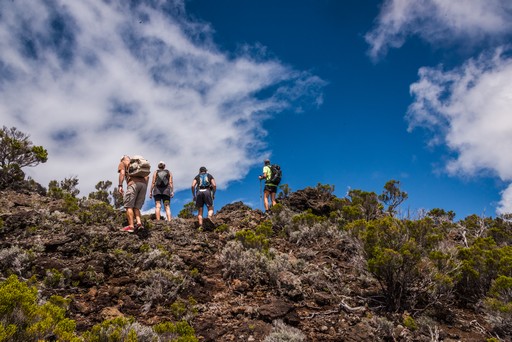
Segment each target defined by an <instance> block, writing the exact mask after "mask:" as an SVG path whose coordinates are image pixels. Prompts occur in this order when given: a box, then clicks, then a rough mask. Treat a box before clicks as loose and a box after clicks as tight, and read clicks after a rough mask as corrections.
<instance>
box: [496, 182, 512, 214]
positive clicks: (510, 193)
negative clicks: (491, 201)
mask: <svg viewBox="0 0 512 342" xmlns="http://www.w3.org/2000/svg"><path fill="white" fill-rule="evenodd" d="M496 212H497V213H498V214H510V213H512V184H510V185H509V186H508V187H507V188H506V189H505V190H503V191H502V192H501V200H500V203H499V204H498V208H497V209H496Z"/></svg>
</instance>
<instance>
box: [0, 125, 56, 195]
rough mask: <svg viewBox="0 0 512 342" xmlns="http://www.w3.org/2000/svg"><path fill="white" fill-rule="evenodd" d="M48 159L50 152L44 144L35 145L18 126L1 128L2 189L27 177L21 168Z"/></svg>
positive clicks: (0, 182) (0, 167)
mask: <svg viewBox="0 0 512 342" xmlns="http://www.w3.org/2000/svg"><path fill="white" fill-rule="evenodd" d="M47 160H48V152H47V151H46V150H45V149H44V148H43V147H42V146H34V145H33V144H32V142H31V141H30V140H29V136H28V135H26V134H25V133H23V132H20V131H18V130H17V129H16V127H12V128H10V129H9V128H7V127H5V126H3V128H2V129H1V130H0V189H5V188H8V187H10V186H12V185H13V184H16V183H19V182H21V181H23V180H24V179H25V173H24V172H23V171H22V170H21V169H22V168H23V167H26V166H36V165H38V164H39V163H45V162H46V161H47Z"/></svg>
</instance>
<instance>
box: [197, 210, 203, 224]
mask: <svg viewBox="0 0 512 342" xmlns="http://www.w3.org/2000/svg"><path fill="white" fill-rule="evenodd" d="M197 222H199V225H200V226H202V225H203V207H201V208H197Z"/></svg>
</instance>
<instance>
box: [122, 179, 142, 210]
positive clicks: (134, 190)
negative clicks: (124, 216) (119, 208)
mask: <svg viewBox="0 0 512 342" xmlns="http://www.w3.org/2000/svg"><path fill="white" fill-rule="evenodd" d="M147 188H148V185H147V184H146V183H144V182H135V183H133V184H130V185H128V188H127V189H126V192H125V194H124V201H123V202H124V203H123V204H124V207H125V208H136V209H142V206H143V205H144V201H145V200H146V190H147Z"/></svg>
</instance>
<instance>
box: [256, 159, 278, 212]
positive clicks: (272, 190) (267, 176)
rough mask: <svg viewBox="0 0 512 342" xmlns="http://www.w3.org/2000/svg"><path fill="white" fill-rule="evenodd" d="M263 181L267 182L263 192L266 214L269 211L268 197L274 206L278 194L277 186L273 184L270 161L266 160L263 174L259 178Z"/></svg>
mask: <svg viewBox="0 0 512 342" xmlns="http://www.w3.org/2000/svg"><path fill="white" fill-rule="evenodd" d="M258 178H259V179H260V182H261V180H263V179H264V180H265V189H264V191H263V204H264V205H265V212H268V211H269V205H268V197H269V196H270V199H271V201H272V205H276V204H277V202H276V193H277V184H273V183H272V179H271V178H272V171H271V169H270V160H269V159H265V161H264V165H263V174H262V175H260V176H259V177H258Z"/></svg>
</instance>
